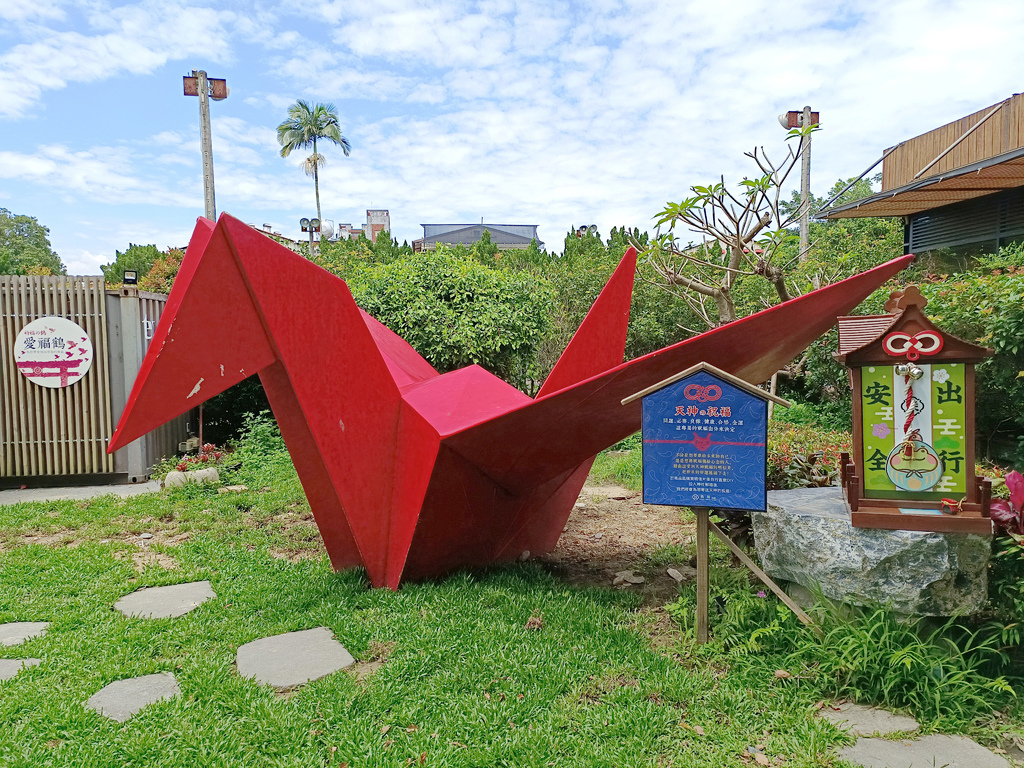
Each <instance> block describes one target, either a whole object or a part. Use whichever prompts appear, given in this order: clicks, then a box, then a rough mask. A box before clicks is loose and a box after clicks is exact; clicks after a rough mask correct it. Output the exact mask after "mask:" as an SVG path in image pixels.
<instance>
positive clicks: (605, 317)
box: [537, 248, 636, 397]
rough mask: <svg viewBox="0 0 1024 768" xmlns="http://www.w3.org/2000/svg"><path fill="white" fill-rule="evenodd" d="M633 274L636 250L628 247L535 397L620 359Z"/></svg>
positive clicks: (623, 349) (560, 387) (600, 369)
mask: <svg viewBox="0 0 1024 768" xmlns="http://www.w3.org/2000/svg"><path fill="white" fill-rule="evenodd" d="M635 273H636V249H635V248H630V249H629V250H627V251H626V253H625V255H624V256H623V257H622V261H620V262H619V266H618V267H616V268H615V271H614V272H613V273H612V276H611V277H610V278H609V279H608V283H607V284H606V285H605V287H604V289H603V290H602V291H601V293H600V295H599V296H598V297H597V300H596V301H595V302H594V306H592V307H591V308H590V311H589V312H587V316H586V317H585V318H583V322H582V323H580V327H579V330H577V331H576V333H575V334H574V335H573V337H572V341H570V342H569V344H568V346H567V347H566V348H565V351H564V352H563V353H562V356H561V357H559V358H558V362H557V363H555V367H554V368H552V369H551V373H550V374H548V378H547V380H546V381H545V382H544V385H543V386H542V387H541V388H540V391H539V392H538V393H537V397H544V396H545V395H550V394H551V393H552V392H557V391H558V390H560V389H565V388H566V387H568V386H571V385H573V384H575V383H577V382H579V381H583V379H589V378H590V377H591V376H596V375H597V374H599V373H603V372H604V371H606V370H608V369H609V368H613V367H615V366H616V365H618V364H619V363H621V362H622V356H623V354H624V353H625V351H626V333H627V332H628V330H629V307H630V303H631V302H632V300H633V275H634V274H635Z"/></svg>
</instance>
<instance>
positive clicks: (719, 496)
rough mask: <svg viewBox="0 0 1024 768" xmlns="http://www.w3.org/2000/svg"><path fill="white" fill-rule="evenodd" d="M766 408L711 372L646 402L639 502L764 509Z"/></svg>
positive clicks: (679, 383)
mask: <svg viewBox="0 0 1024 768" xmlns="http://www.w3.org/2000/svg"><path fill="white" fill-rule="evenodd" d="M767 423H768V403H767V401H766V400H764V399H763V398H761V397H758V396H757V395H753V394H750V393H749V392H746V391H744V390H742V389H740V388H739V387H736V386H734V385H733V384H730V383H729V382H727V381H725V380H724V379H722V378H719V377H718V376H715V375H714V374H712V373H709V372H708V371H697V372H695V373H693V374H692V375H690V376H686V377H685V378H682V379H680V380H679V381H677V382H675V383H673V384H670V385H668V386H667V387H664V388H663V389H659V390H658V391H656V392H653V393H651V394H649V395H647V396H646V397H644V399H643V443H644V448H643V450H644V455H643V464H644V503H645V504H673V505H678V506H700V507H716V508H719V509H750V510H755V509H758V510H763V509H764V508H765V501H766V497H765V461H766V457H767V454H766V448H765V437H766V434H767Z"/></svg>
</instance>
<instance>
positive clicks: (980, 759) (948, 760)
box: [839, 735, 1010, 768]
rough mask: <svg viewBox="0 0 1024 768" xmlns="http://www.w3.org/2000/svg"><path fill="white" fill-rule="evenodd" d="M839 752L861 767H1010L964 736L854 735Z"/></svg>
mask: <svg viewBox="0 0 1024 768" xmlns="http://www.w3.org/2000/svg"><path fill="white" fill-rule="evenodd" d="M839 756H840V757H841V758H843V759H844V760H849V761H850V762H851V763H853V764H854V765H861V766H864V768H1010V762H1009V761H1008V760H1007V759H1006V758H1004V757H1000V756H999V755H997V754H995V753H993V752H990V751H989V750H987V749H985V748H984V747H983V746H981V745H980V744H978V743H977V742H975V741H972V740H971V739H968V738H967V737H966V736H937V735H936V736H924V737H922V738H920V739H914V740H913V741H890V740H888V739H857V743H856V744H854V745H853V746H852V747H844V748H843V749H840V750H839Z"/></svg>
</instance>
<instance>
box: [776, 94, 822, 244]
mask: <svg viewBox="0 0 1024 768" xmlns="http://www.w3.org/2000/svg"><path fill="white" fill-rule="evenodd" d="M819 119H820V118H819V115H818V113H817V112H812V111H811V108H810V107H804V108H803V111H800V112H798V111H796V110H790V111H789V112H787V113H785V114H783V115H779V124H780V125H781V126H782V127H783V128H785V129H786V130H792V129H793V128H805V129H806V128H810V126H812V125H817V124H818V121H819ZM800 152H801V156H800V159H801V167H800V210H801V213H800V253H799V259H800V261H803V260H804V259H806V258H807V251H808V249H810V247H811V133H810V131H808V132H807V133H805V134H803V135H802V136H801V137H800Z"/></svg>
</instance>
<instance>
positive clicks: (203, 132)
mask: <svg viewBox="0 0 1024 768" xmlns="http://www.w3.org/2000/svg"><path fill="white" fill-rule="evenodd" d="M192 74H193V75H195V76H196V77H197V78H198V81H199V82H198V83H197V85H198V90H199V137H200V138H199V141H200V144H201V145H202V147H203V197H204V199H205V200H206V218H208V219H209V220H210V221H216V220H217V203H216V202H215V201H214V197H213V139H212V137H211V136H210V85H209V83H207V82H206V72H204V71H203V70H201V69H200V70H199V71H198V72H197V71H196V70H192ZM800 226H801V230H800V231H801V232H803V229H802V227H803V224H801V225H800Z"/></svg>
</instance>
